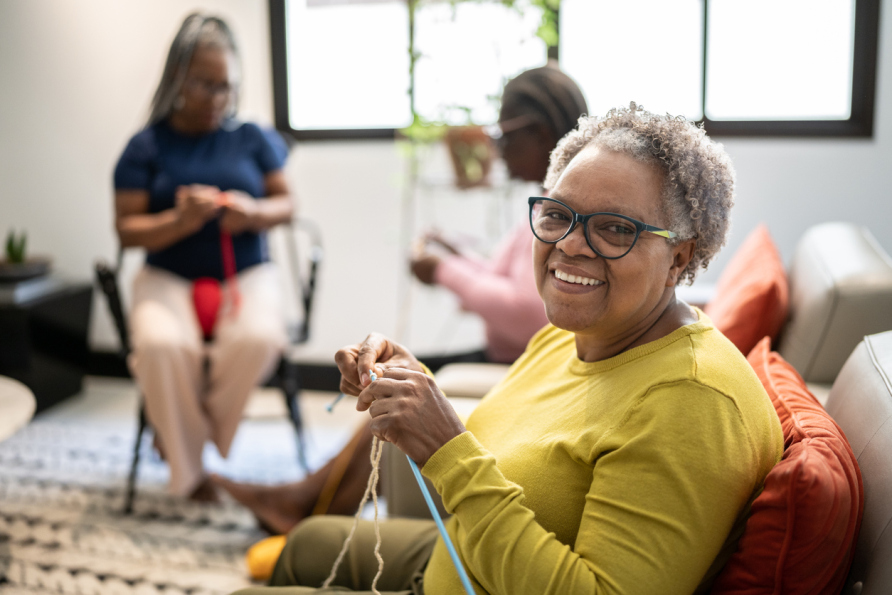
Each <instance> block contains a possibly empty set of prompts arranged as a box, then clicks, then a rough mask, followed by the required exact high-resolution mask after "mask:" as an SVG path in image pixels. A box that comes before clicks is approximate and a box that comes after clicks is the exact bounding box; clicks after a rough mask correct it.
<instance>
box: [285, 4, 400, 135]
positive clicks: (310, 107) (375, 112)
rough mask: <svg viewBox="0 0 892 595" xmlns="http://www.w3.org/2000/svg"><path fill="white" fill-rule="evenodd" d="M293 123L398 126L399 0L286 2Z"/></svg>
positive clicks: (296, 125) (315, 126) (320, 126)
mask: <svg viewBox="0 0 892 595" xmlns="http://www.w3.org/2000/svg"><path fill="white" fill-rule="evenodd" d="M286 35H287V46H288V111H289V116H290V120H291V126H292V128H295V129H304V130H306V129H338V128H348V129H349V128H400V127H403V126H407V125H408V124H409V123H410V121H411V120H410V117H409V96H408V94H407V91H408V88H409V57H408V51H407V48H408V47H409V17H408V14H407V8H406V4H405V2H400V1H392V2H382V3H363V2H360V3H356V2H353V3H349V4H336V3H330V4H326V3H322V2H319V1H318V0H315V1H311V2H310V6H307V0H290V1H289V2H288V4H287V23H286Z"/></svg>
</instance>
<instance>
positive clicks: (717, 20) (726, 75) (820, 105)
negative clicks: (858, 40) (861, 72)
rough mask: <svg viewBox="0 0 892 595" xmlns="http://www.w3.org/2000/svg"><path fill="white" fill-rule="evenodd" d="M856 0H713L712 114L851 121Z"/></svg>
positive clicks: (708, 104)
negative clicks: (849, 119)
mask: <svg viewBox="0 0 892 595" xmlns="http://www.w3.org/2000/svg"><path fill="white" fill-rule="evenodd" d="M854 16H855V0H746V1H743V0H710V2H709V40H708V44H709V47H708V50H707V57H708V63H707V75H706V80H707V89H706V114H707V116H708V117H709V118H710V119H713V120H819V119H826V120H845V119H848V118H849V115H850V112H851V108H850V104H851V93H852V91H851V90H852V63H853V58H852V56H853V47H854V20H855V19H854Z"/></svg>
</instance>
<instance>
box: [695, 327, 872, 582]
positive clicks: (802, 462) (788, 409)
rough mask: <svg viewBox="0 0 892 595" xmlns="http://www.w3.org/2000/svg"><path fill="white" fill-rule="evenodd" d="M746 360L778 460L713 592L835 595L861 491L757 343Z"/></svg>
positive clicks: (821, 417) (810, 403) (815, 416)
mask: <svg viewBox="0 0 892 595" xmlns="http://www.w3.org/2000/svg"><path fill="white" fill-rule="evenodd" d="M747 360H748V361H749V362H750V364H751V365H752V366H753V368H754V369H755V370H756V374H757V375H758V376H759V380H761V381H762V384H763V386H764V387H765V390H766V391H767V392H768V395H769V396H770V397H771V401H772V403H773V404H774V407H775V410H776V411H777V413H778V417H780V420H781V425H782V427H783V430H784V446H785V450H784V456H783V458H782V459H781V461H780V462H779V463H778V464H777V465H776V466H775V467H774V469H772V470H771V472H769V474H768V476H767V477H766V479H765V487H764V489H763V491H762V493H761V494H760V495H759V496H758V497H757V498H756V499H755V501H754V502H753V506H752V510H751V515H750V518H749V520H748V521H747V524H746V529H745V531H744V534H743V536H742V537H741V539H740V544H739V547H738V549H737V552H736V553H735V554H734V555H733V556H732V557H731V559H730V560H729V562H728V564H727V565H726V566H725V568H724V569H723V570H722V572H721V574H720V575H719V577H718V579H717V580H716V582H715V585H714V589H713V593H746V594H748V595H756V594H761V593H766V594H767V593H785V594H797V593H808V594H818V593H827V594H831V593H832V594H837V593H839V592H840V590H841V589H842V586H843V583H844V581H845V579H846V575H847V574H848V570H849V567H850V565H851V563H852V556H853V553H854V544H855V539H856V537H857V533H858V528H859V525H860V523H861V512H862V508H863V502H864V500H863V486H862V483H861V474H860V471H859V469H858V464H857V462H856V460H855V455H854V454H853V453H852V449H851V448H850V447H849V443H848V442H847V441H846V438H845V435H844V434H843V432H842V430H840V429H839V427H838V426H837V425H836V423H835V422H834V421H833V419H831V418H830V416H829V415H828V414H827V412H826V411H824V409H823V407H821V405H820V403H818V401H817V400H816V399H815V398H814V397H813V396H812V395H811V394H810V393H809V392H808V390H807V389H806V387H805V382H804V381H803V380H802V378H801V377H800V376H799V374H798V373H797V372H796V370H795V369H794V368H793V367H792V366H790V364H788V363H787V362H785V361H784V360H783V358H781V357H780V355H778V354H777V353H775V352H772V351H771V347H770V340H769V339H768V337H766V338H764V339H763V340H762V341H761V342H759V344H758V345H757V346H756V348H755V349H754V350H753V351H752V352H751V353H750V354H749V356H748V357H747Z"/></svg>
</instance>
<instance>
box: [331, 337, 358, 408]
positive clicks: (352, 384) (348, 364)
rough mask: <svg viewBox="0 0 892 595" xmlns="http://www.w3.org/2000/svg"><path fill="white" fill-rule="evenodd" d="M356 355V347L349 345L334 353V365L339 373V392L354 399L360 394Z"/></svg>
mask: <svg viewBox="0 0 892 595" xmlns="http://www.w3.org/2000/svg"><path fill="white" fill-rule="evenodd" d="M358 353H359V346H358V345H349V346H347V347H344V348H342V349H339V350H338V352H337V353H335V363H336V364H337V366H338V370H339V371H340V372H341V391H342V392H344V393H346V394H348V395H353V396H354V397H355V396H356V395H358V394H359V393H360V392H362V386H361V385H360V382H359V372H358V370H359V368H357V366H356V363H357V362H356V357H357V355H358Z"/></svg>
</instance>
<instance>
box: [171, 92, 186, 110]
mask: <svg viewBox="0 0 892 595" xmlns="http://www.w3.org/2000/svg"><path fill="white" fill-rule="evenodd" d="M185 105H186V98H185V97H183V96H182V95H177V98H176V99H174V100H173V109H175V110H177V111H179V110H181V109H183V107H184V106H185Z"/></svg>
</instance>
